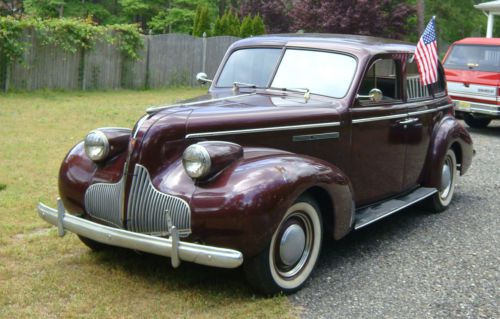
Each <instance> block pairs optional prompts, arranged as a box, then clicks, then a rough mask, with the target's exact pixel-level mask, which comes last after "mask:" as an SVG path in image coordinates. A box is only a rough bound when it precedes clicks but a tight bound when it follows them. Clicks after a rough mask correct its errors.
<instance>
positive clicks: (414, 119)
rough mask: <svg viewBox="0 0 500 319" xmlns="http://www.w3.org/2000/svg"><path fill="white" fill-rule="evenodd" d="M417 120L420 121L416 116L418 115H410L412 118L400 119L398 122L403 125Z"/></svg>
mask: <svg viewBox="0 0 500 319" xmlns="http://www.w3.org/2000/svg"><path fill="white" fill-rule="evenodd" d="M416 122H418V118H416V117H410V118H407V119H405V120H402V121H399V122H398V123H399V124H403V125H407V124H413V123H416Z"/></svg>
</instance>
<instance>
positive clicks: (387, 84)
mask: <svg viewBox="0 0 500 319" xmlns="http://www.w3.org/2000/svg"><path fill="white" fill-rule="evenodd" d="M398 86H399V75H398V71H397V64H396V62H395V61H394V60H392V59H381V60H377V61H375V62H374V63H373V64H372V65H371V66H370V69H369V70H368V72H367V73H366V75H365V77H364V79H363V82H361V87H360V89H359V95H365V96H366V95H368V94H369V93H370V90H372V89H379V90H380V91H382V103H384V102H390V101H395V100H400V99H401V97H400V96H399V88H398ZM360 102H361V104H362V105H366V104H372V103H373V102H370V101H368V100H362V101H360Z"/></svg>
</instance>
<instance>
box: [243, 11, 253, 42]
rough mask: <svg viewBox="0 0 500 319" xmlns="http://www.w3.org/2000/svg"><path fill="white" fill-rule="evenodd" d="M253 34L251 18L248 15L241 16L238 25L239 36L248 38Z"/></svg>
mask: <svg viewBox="0 0 500 319" xmlns="http://www.w3.org/2000/svg"><path fill="white" fill-rule="evenodd" d="M252 35H253V19H252V17H251V16H250V15H247V16H246V17H245V18H243V21H242V22H241V27H240V37H242V38H248V37H250V36H252Z"/></svg>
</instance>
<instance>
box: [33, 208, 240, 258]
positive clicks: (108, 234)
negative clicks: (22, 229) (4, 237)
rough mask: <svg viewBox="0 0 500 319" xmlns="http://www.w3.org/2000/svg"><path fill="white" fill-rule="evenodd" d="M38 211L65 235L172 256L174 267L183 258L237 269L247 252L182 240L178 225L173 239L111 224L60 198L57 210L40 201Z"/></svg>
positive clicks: (172, 231) (60, 233)
mask: <svg viewBox="0 0 500 319" xmlns="http://www.w3.org/2000/svg"><path fill="white" fill-rule="evenodd" d="M38 214H39V215H40V217H41V218H42V219H43V220H45V221H46V222H48V223H49V224H52V225H55V226H57V228H58V233H59V236H61V237H62V236H64V234H65V233H66V231H70V232H72V233H75V234H78V235H81V236H83V237H86V238H89V239H92V240H95V241H97V242H100V243H103V244H108V245H111V246H118V247H124V248H130V249H135V250H139V251H143V252H147V253H151V254H155V255H160V256H165V257H170V258H171V260H172V266H173V267H178V266H179V265H180V262H181V260H182V261H188V262H193V263H197V264H201V265H206V266H212V267H220V268H236V267H238V266H240V265H241V264H242V263H243V254H242V253H241V252H239V251H237V250H232V249H226V248H219V247H212V246H205V245H199V244H193V243H188V242H182V241H180V240H179V232H178V230H177V229H176V228H175V226H172V227H171V229H170V233H171V234H172V235H171V236H170V238H161V237H156V236H150V235H145V234H140V233H136V232H131V231H128V230H123V229H118V228H113V227H108V226H104V225H101V224H98V223H94V222H92V221H89V220H86V219H83V218H81V217H77V216H74V215H70V214H67V213H66V210H65V209H64V206H63V204H62V201H61V200H58V201H57V209H54V208H51V207H48V206H46V205H45V204H43V203H39V204H38Z"/></svg>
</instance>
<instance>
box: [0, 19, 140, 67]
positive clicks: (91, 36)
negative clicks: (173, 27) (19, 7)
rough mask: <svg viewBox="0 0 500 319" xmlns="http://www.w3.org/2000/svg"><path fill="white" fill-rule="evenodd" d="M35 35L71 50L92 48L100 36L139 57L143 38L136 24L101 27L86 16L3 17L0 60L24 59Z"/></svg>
mask: <svg viewBox="0 0 500 319" xmlns="http://www.w3.org/2000/svg"><path fill="white" fill-rule="evenodd" d="M31 34H35V35H36V36H37V38H38V39H40V40H41V42H42V44H44V45H56V46H58V47H60V48H61V49H63V50H64V51H67V52H72V53H74V52H76V51H78V50H80V49H90V48H92V46H93V45H94V43H95V42H96V41H97V40H99V39H105V40H106V41H108V42H110V43H116V44H117V45H118V47H119V48H120V50H121V51H122V53H123V54H124V55H125V56H127V57H130V58H133V59H138V57H139V56H138V54H137V52H138V51H139V50H140V49H141V48H142V40H141V37H140V33H139V29H138V27H137V26H136V25H129V24H115V25H107V26H97V25H94V24H93V23H92V21H90V20H82V19H66V18H64V19H46V20H42V19H36V18H27V19H20V20H17V19H14V18H12V17H0V61H1V63H2V64H7V63H13V62H16V61H18V62H22V57H23V53H24V50H25V48H26V46H27V45H28V41H27V39H26V37H27V36H29V35H31Z"/></svg>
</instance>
